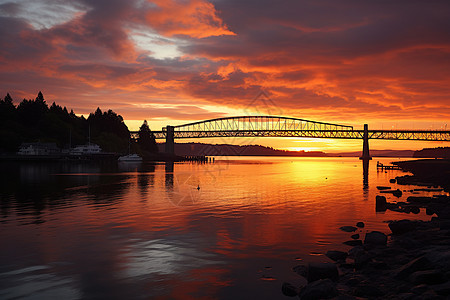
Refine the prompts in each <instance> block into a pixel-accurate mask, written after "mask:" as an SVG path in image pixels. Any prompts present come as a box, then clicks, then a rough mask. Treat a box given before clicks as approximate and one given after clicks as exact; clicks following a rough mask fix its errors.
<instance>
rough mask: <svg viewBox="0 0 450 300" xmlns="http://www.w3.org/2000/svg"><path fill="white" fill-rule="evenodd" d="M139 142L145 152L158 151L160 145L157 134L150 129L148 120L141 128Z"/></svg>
mask: <svg viewBox="0 0 450 300" xmlns="http://www.w3.org/2000/svg"><path fill="white" fill-rule="evenodd" d="M138 144H139V146H140V147H141V150H143V151H145V152H150V153H157V152H158V145H157V144H156V139H155V135H154V134H153V132H152V131H151V130H150V127H148V124H147V120H144V123H143V124H142V125H141V127H140V128H139V139H138Z"/></svg>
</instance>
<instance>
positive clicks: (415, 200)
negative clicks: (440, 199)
mask: <svg viewBox="0 0 450 300" xmlns="http://www.w3.org/2000/svg"><path fill="white" fill-rule="evenodd" d="M432 199H433V198H432V197H422V196H409V197H408V198H406V201H408V202H410V203H417V204H428V203H430V202H431V200H432Z"/></svg>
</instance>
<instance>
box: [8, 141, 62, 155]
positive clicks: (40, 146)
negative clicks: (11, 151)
mask: <svg viewBox="0 0 450 300" xmlns="http://www.w3.org/2000/svg"><path fill="white" fill-rule="evenodd" d="M17 154H18V155H24V156H42V155H59V154H61V149H59V148H58V146H56V143H39V142H37V143H22V145H20V148H19V151H18V152H17Z"/></svg>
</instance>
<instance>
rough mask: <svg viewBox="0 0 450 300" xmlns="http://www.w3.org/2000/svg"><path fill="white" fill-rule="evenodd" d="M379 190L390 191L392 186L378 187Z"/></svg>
mask: <svg viewBox="0 0 450 300" xmlns="http://www.w3.org/2000/svg"><path fill="white" fill-rule="evenodd" d="M377 189H378V190H379V191H383V190H390V189H391V187H390V186H377Z"/></svg>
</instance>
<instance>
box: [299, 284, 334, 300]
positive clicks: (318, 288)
mask: <svg viewBox="0 0 450 300" xmlns="http://www.w3.org/2000/svg"><path fill="white" fill-rule="evenodd" d="M337 295H338V291H337V289H336V286H335V284H334V282H333V281H331V280H330V279H320V280H317V281H314V282H311V283H310V284H308V285H307V286H305V287H304V288H303V289H302V290H301V291H300V294H299V297H300V299H302V300H316V299H330V298H333V297H336V296H337Z"/></svg>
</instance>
